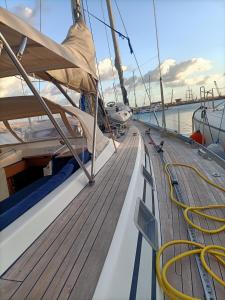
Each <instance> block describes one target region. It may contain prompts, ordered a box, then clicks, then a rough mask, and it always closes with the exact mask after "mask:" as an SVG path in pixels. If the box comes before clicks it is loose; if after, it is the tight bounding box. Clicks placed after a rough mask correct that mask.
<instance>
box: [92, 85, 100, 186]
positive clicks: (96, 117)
mask: <svg viewBox="0 0 225 300" xmlns="http://www.w3.org/2000/svg"><path fill="white" fill-rule="evenodd" d="M98 93H99V92H98V86H97V94H96V101H95V116H94V129H93V143H92V164H91V178H92V181H94V179H93V178H94V176H95V175H94V171H95V170H94V167H95V153H96V128H97V121H98Z"/></svg>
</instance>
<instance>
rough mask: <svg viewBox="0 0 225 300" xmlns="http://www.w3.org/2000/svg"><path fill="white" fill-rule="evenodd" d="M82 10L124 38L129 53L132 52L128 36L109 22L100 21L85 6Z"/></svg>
mask: <svg viewBox="0 0 225 300" xmlns="http://www.w3.org/2000/svg"><path fill="white" fill-rule="evenodd" d="M86 3H87V0H86ZM84 10H85V11H86V12H87V14H88V16H89V17H90V16H91V17H93V18H94V19H96V20H98V21H99V22H101V23H102V24H104V25H105V26H107V27H108V28H110V29H111V30H113V31H115V32H116V33H117V34H118V35H119V37H121V38H122V39H126V40H127V42H128V46H129V48H130V53H131V54H132V53H133V48H132V46H131V42H130V38H129V37H128V36H125V35H124V34H122V33H121V32H120V31H118V30H116V29H114V28H112V27H111V26H110V25H109V24H107V23H106V22H104V21H102V20H101V19H99V18H98V17H96V16H95V15H93V14H92V13H91V12H89V10H88V8H87V10H86V9H84Z"/></svg>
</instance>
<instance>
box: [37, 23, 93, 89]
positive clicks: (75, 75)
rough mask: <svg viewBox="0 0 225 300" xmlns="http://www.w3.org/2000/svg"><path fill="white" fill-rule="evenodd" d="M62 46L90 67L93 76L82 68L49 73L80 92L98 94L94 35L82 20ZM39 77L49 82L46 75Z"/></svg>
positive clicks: (70, 31) (72, 29) (73, 28)
mask: <svg viewBox="0 0 225 300" xmlns="http://www.w3.org/2000/svg"><path fill="white" fill-rule="evenodd" d="M62 45H63V46H64V48H66V49H67V50H68V51H70V52H71V54H72V55H74V56H76V57H78V56H79V60H80V62H82V64H84V65H88V69H89V70H91V74H92V76H91V75H90V73H87V72H85V71H84V69H82V68H66V69H61V70H54V71H48V72H47V73H48V74H49V75H50V76H51V77H53V78H54V79H55V80H57V81H58V82H59V83H61V84H63V85H66V86H67V87H69V88H71V89H74V90H76V91H78V92H88V93H96V80H95V79H96V66H95V48H94V44H93V40H92V35H91V33H90V31H89V30H88V28H87V26H86V25H85V23H84V22H83V21H82V20H80V21H79V22H77V23H76V24H75V25H72V26H71V27H70V29H69V32H68V34H67V37H66V39H65V40H64V41H63V42H62ZM37 75H38V76H39V77H41V78H42V79H44V80H49V78H48V76H46V74H45V73H38V74H37ZM93 75H94V76H93Z"/></svg>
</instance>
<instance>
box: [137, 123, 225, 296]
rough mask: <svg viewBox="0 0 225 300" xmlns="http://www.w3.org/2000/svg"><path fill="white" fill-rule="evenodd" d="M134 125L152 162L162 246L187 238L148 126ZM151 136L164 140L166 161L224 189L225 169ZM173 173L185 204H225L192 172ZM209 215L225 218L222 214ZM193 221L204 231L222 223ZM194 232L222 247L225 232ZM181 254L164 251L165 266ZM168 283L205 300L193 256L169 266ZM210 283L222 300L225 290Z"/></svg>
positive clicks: (189, 149) (222, 273)
mask: <svg viewBox="0 0 225 300" xmlns="http://www.w3.org/2000/svg"><path fill="white" fill-rule="evenodd" d="M135 124H136V126H137V127H138V128H139V130H140V131H141V132H142V134H143V137H144V140H145V143H146V145H147V147H148V149H149V152H150V156H151V159H152V163H153V170H154V174H155V179H156V187H157V193H158V200H159V210H160V212H159V213H160V222H161V235H162V244H164V243H166V242H168V241H171V240H177V239H188V236H187V227H186V223H185V220H184V217H183V213H182V209H180V208H178V207H177V206H176V205H175V204H173V203H172V202H171V200H170V199H169V188H168V183H167V179H166V176H165V173H164V170H163V165H162V162H161V160H160V157H159V154H158V153H157V152H156V151H155V149H154V146H153V145H151V144H149V137H148V136H147V135H145V130H146V129H147V126H145V125H143V124H140V123H139V122H135ZM151 136H152V138H153V140H154V141H155V142H156V144H159V143H160V142H161V141H162V140H164V142H165V144H164V147H163V148H164V155H165V158H166V160H167V161H168V162H182V163H187V164H192V165H194V166H195V167H197V168H198V169H199V170H200V171H202V172H203V173H204V174H205V175H206V176H207V177H209V178H210V179H211V180H212V181H214V182H216V183H218V184H220V185H222V186H225V170H224V169H222V168H221V167H220V166H219V165H218V164H217V163H215V162H214V161H210V160H207V159H204V158H202V157H201V156H199V154H198V153H197V149H194V148H193V146H191V145H188V144H186V143H184V142H183V141H181V140H179V139H177V138H172V137H160V133H159V132H158V131H156V130H151ZM174 170H175V172H176V176H177V179H178V181H179V184H180V185H181V190H182V194H183V195H184V196H185V200H186V203H187V204H188V203H190V204H193V205H195V206H198V205H199V206H201V205H202V206H203V205H207V204H212V203H214V204H225V193H223V192H221V191H219V190H217V189H215V188H213V187H211V186H210V185H207V184H206V183H205V182H204V181H203V180H201V179H200V178H199V177H198V176H197V175H196V174H195V173H194V172H192V171H191V170H187V169H185V168H180V167H179V168H176V169H174ZM214 172H216V173H220V175H221V177H214V176H213V175H212V174H213V173H214ZM208 212H210V213H211V214H214V215H217V216H220V217H223V218H225V211H222V210H221V211H208ZM194 221H195V223H196V224H198V225H199V224H200V225H201V226H203V227H205V228H215V227H216V226H218V225H219V226H221V223H220V224H215V223H213V222H208V221H206V220H204V219H202V218H201V219H200V218H198V217H194ZM196 233H197V236H198V241H199V242H200V243H203V244H217V245H221V246H224V245H225V232H222V233H220V234H215V235H209V234H202V233H200V232H199V231H196ZM183 251H187V247H186V246H176V247H174V248H170V250H167V251H166V252H165V255H164V256H163V263H165V262H166V261H167V260H168V258H171V257H173V256H174V255H177V254H179V253H181V252H183ZM209 265H210V266H211V268H212V270H213V271H214V272H215V273H216V274H218V275H219V276H220V277H221V278H222V279H223V280H224V281H225V269H224V268H223V269H222V267H220V266H219V265H218V263H217V262H216V261H215V260H213V259H210V261H209ZM169 280H170V282H171V283H172V284H173V286H174V287H176V288H177V289H179V290H180V291H182V292H183V293H186V294H188V295H193V296H195V297H198V298H200V299H204V295H203V289H202V284H201V281H200V278H199V274H198V270H197V267H196V263H195V260H194V258H193V257H190V258H185V259H183V260H182V261H179V262H177V263H176V264H175V265H174V266H172V267H171V268H170V271H169ZM213 283H214V287H215V291H216V296H217V299H218V300H224V299H225V288H223V287H222V286H221V285H220V284H218V283H217V282H216V281H214V282H213ZM165 298H166V297H165Z"/></svg>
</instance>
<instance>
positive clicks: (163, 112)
mask: <svg viewBox="0 0 225 300" xmlns="http://www.w3.org/2000/svg"><path fill="white" fill-rule="evenodd" d="M153 10H154V19H155V35H156V44H157V54H158V64H159V84H160V94H161V102H162V127H163V129H166V118H165V104H164V93H163V84H162V73H161V62H160V54H159V37H158V29H157V21H156V11H155V0H153Z"/></svg>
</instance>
